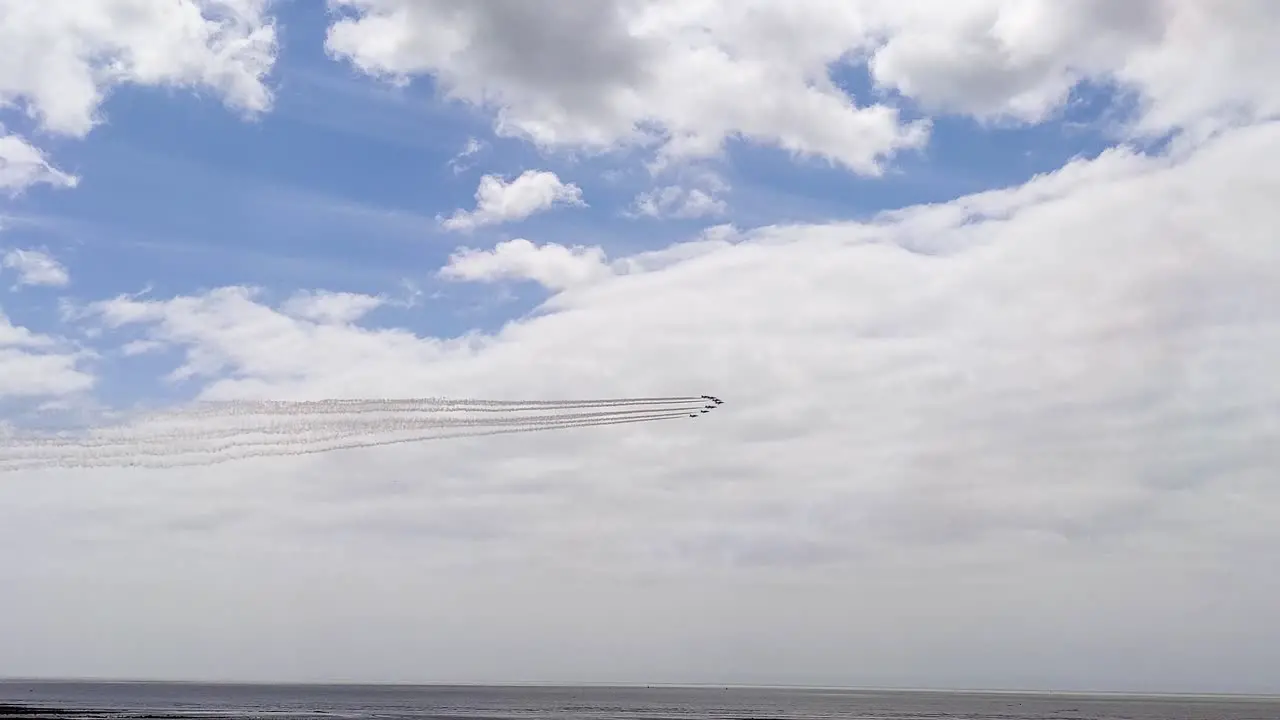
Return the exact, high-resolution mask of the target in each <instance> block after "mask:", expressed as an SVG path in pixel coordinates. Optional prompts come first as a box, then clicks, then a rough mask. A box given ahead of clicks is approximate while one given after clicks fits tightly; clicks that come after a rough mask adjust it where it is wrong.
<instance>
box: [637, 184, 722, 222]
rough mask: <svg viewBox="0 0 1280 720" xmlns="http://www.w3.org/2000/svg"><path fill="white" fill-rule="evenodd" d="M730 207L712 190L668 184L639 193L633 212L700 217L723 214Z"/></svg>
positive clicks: (658, 215) (646, 214)
mask: <svg viewBox="0 0 1280 720" xmlns="http://www.w3.org/2000/svg"><path fill="white" fill-rule="evenodd" d="M728 209H729V208H728V205H727V204H726V203H725V201H724V200H723V199H721V198H718V197H716V196H715V195H713V194H712V192H711V191H708V190H703V189H702V188H685V187H681V186H679V185H667V186H665V187H661V188H658V189H656V190H651V191H649V192H643V193H640V194H639V195H637V196H636V199H635V209H634V211H633V213H632V214H634V215H643V216H647V217H655V218H665V217H675V218H699V217H710V216H714V215H723V214H724V213H725V212H727V211H728Z"/></svg>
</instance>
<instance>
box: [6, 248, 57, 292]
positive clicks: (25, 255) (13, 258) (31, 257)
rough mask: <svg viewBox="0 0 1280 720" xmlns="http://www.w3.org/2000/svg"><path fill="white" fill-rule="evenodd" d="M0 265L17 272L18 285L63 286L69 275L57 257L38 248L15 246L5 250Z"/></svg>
mask: <svg viewBox="0 0 1280 720" xmlns="http://www.w3.org/2000/svg"><path fill="white" fill-rule="evenodd" d="M0 265H3V266H4V267H5V268H8V269H10V270H14V271H16V272H17V273H18V286H19V287H21V286H28V285H44V286H48V287H65V286H66V285H68V284H69V283H70V282H71V275H70V273H68V272H67V269H66V267H64V266H63V265H62V263H60V262H58V260H57V258H55V257H53V256H52V255H50V254H49V253H46V252H43V251H40V250H30V249H27V250H23V249H20V248H15V249H12V250H9V251H7V252H6V253H5V254H4V258H3V259H2V260H0Z"/></svg>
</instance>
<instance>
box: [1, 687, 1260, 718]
mask: <svg viewBox="0 0 1280 720" xmlns="http://www.w3.org/2000/svg"><path fill="white" fill-rule="evenodd" d="M6 704H20V705H22V706H24V707H25V708H33V707H34V708H49V709H50V711H49V712H48V713H41V714H40V715H31V714H24V715H15V714H14V712H16V711H14V710H13V709H12V708H8V707H6V708H5V709H0V717H19V716H20V717H26V718H28V719H30V718H33V717H80V718H125V717H133V718H140V717H152V718H156V717H166V718H206V719H208V718H232V717H234V718H273V719H275V720H286V719H287V720H294V719H297V718H328V719H330V720H332V719H334V718H458V719H459V720H461V719H463V718H466V719H469V720H477V719H485V718H494V719H497V718H503V719H506V718H513V719H514V718H519V719H525V720H528V719H535V720H536V719H540V718H557V719H561V720H575V719H580V718H592V719H596V718H624V719H626V720H658V719H660V718H661V719H670V720H703V719H707V720H756V719H761V720H763V719H766V718H768V719H777V720H784V719H785V720H801V719H804V720H808V719H811V718H866V719H872V718H874V719H878V720H926V719H927V720H946V719H949V718H958V719H959V718H962V719H963V720H987V719H992V720H996V719H998V720H1277V719H1280V699H1263V698H1254V699H1249V698H1217V697H1215V698H1208V697H1202V698H1170V697H1163V698H1160V697H1125V696H1083V695H1016V694H978V693H926V692H879V691H852V690H840V691H827V690H772V689H770V690H764V689H703V688H697V689H692V688H689V689H686V688H598V687H591V688H559V687H445V686H428V687H420V686H355V685H201V684H178V683H175V684H168V683H65V682H0V706H6ZM59 711H61V712H59ZM24 712H28V713H29V712H30V710H25V711H24Z"/></svg>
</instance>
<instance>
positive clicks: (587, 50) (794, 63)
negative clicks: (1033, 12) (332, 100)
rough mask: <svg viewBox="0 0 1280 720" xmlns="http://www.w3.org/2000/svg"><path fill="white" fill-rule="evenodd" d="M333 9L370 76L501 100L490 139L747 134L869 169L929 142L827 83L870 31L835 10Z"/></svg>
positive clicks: (368, 1) (602, 142) (572, 142)
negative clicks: (425, 79) (341, 12)
mask: <svg viewBox="0 0 1280 720" xmlns="http://www.w3.org/2000/svg"><path fill="white" fill-rule="evenodd" d="M336 4H338V5H340V6H344V7H346V8H349V9H351V10H352V11H353V13H354V14H353V15H352V16H347V17H343V18H341V19H338V20H336V21H335V22H334V24H333V25H332V26H331V27H330V29H329V34H328V38H327V40H326V45H327V47H328V49H329V51H330V53H332V54H333V55H335V56H337V57H341V58H345V59H347V60H349V61H351V62H352V63H353V64H354V65H355V66H356V67H357V68H359V69H361V70H363V71H365V72H368V73H371V74H375V75H389V76H392V77H398V76H404V75H416V74H432V75H435V76H436V77H437V78H438V80H439V81H440V83H441V84H442V86H443V87H444V89H445V90H446V91H447V92H448V93H449V94H450V95H451V96H453V97H456V98H461V99H463V100H466V101H469V102H473V103H476V104H483V105H486V106H489V107H492V108H494V109H495V110H496V111H497V113H498V115H497V124H496V131H497V132H498V133H499V134H501V135H507V136H513V135H514V136H520V137H525V138H528V139H530V140H532V141H533V142H536V143H538V144H539V145H543V146H549V147H558V146H583V147H587V148H597V149H608V148H612V147H615V146H617V145H619V144H641V145H649V144H653V143H655V142H656V143H660V144H661V155H662V156H663V157H664V158H689V157H705V156H708V155H714V154H716V153H718V152H719V151H720V149H721V146H722V144H723V142H724V141H725V140H726V139H728V138H730V137H734V136H742V137H745V138H748V139H751V140H755V141H758V142H761V143H765V144H769V145H775V146H778V147H781V148H783V149H785V150H787V151H790V152H796V153H801V154H806V155H815V156H820V157H825V158H829V159H830V160H832V161H835V162H839V163H841V164H844V165H846V166H848V167H850V168H851V169H853V170H855V171H858V172H865V173H877V172H879V170H880V163H881V161H882V160H883V158H884V157H885V156H887V155H889V154H891V153H893V152H895V151H897V150H900V149H903V148H915V147H919V146H920V145H921V144H922V143H923V142H924V140H925V138H926V135H927V126H926V125H924V124H918V123H910V124H904V123H901V122H900V121H899V118H898V114H897V112H896V111H895V110H894V109H892V108H890V107H887V106H884V105H873V104H867V103H866V102H865V99H864V102H863V105H862V106H859V105H856V104H855V103H854V102H853V100H851V99H850V98H849V97H847V96H846V95H845V94H843V93H842V92H840V91H839V90H838V89H837V88H836V87H835V86H834V84H833V83H832V82H831V80H830V78H829V76H828V72H829V70H828V66H829V65H831V64H832V63H836V62H837V61H839V60H840V59H841V57H842V56H843V55H844V54H845V53H846V52H847V51H848V50H849V49H850V48H851V47H854V46H856V44H857V43H858V42H859V41H860V39H862V38H863V35H864V33H863V31H862V28H861V27H859V23H857V22H854V23H853V25H852V26H851V25H850V23H849V22H848V19H849V17H850V16H851V15H854V14H856V12H853V11H850V10H849V9H848V7H847V4H844V3H842V4H835V3H821V4H818V6H817V7H816V8H815V7H813V3H809V6H810V7H806V8H805V9H799V8H797V10H796V11H791V10H790V9H782V8H781V7H780V6H778V5H777V4H770V3H764V2H743V3H718V2H681V3H674V2H597V3H588V4H586V5H582V4H572V3H571V4H565V3H561V2H553V1H546V0H543V1H534V2H524V3H458V2H453V1H452V0H432V1H428V0H421V1H420V0H340V1H339V2H337V3H336ZM800 5H804V3H801V4H800ZM790 7H791V4H788V8H790ZM814 9H817V10H818V12H813V11H812V10H814ZM806 11H808V12H806ZM797 17H800V18H805V20H806V22H805V23H804V24H803V26H800V27H797V26H796V23H795V22H793V20H795V18H797ZM805 33H807V34H805Z"/></svg>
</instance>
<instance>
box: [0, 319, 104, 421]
mask: <svg viewBox="0 0 1280 720" xmlns="http://www.w3.org/2000/svg"><path fill="white" fill-rule="evenodd" d="M85 359H86V355H85V354H84V353H81V352H78V351H75V350H73V349H69V348H68V347H67V345H66V343H65V342H64V341H62V340H60V339H58V338H55V337H53V336H50V335H44V334H41V333H36V332H33V331H32V330H30V329H28V328H25V327H22V326H20V325H14V324H13V321H12V320H10V319H9V316H8V315H6V314H5V312H4V310H3V308H0V401H5V400H12V399H15V398H19V399H31V398H45V399H48V398H54V397H61V396H66V395H72V394H75V393H80V392H84V391H86V390H89V389H91V388H92V387H93V385H94V380H95V379H94V376H93V375H92V374H91V373H90V372H89V371H88V370H86V369H85V368H84V367H83V366H82V365H83V362H84V360H85Z"/></svg>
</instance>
